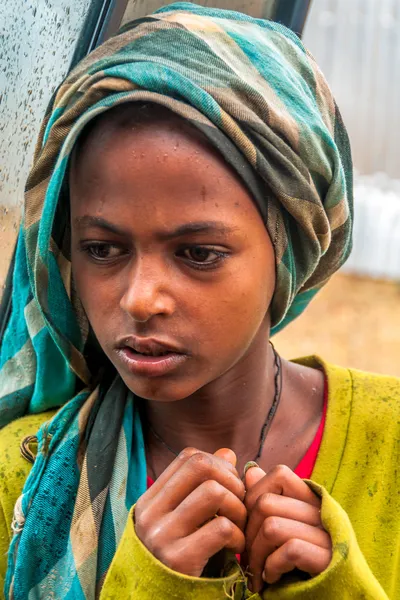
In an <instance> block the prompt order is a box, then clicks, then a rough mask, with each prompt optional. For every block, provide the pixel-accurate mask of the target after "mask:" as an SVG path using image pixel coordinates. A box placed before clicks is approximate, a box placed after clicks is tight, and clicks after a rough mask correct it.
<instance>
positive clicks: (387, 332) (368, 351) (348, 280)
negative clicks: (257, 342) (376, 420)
mask: <svg viewBox="0 0 400 600" xmlns="http://www.w3.org/2000/svg"><path fill="white" fill-rule="evenodd" d="M274 342H275V345H276V347H277V349H278V350H279V351H280V352H281V354H282V355H283V356H285V358H286V357H287V358H293V357H296V356H307V355H309V354H318V355H319V356H321V357H323V358H324V359H325V360H328V361H330V362H333V363H336V364H339V365H343V366H349V367H354V368H358V369H363V370H366V371H375V372H378V373H387V374H391V375H397V376H400V282H399V283H393V282H386V281H375V280H371V279H367V278H361V277H354V276H350V275H345V274H342V273H338V274H337V275H335V276H334V277H333V278H332V279H331V281H330V282H329V283H328V284H327V285H326V287H325V288H323V289H322V290H321V292H320V293H319V294H318V295H317V296H316V298H315V299H314V301H313V302H312V303H311V304H310V306H309V307H308V308H307V309H306V311H305V312H304V314H303V315H301V316H300V317H299V318H298V319H297V321H294V322H293V323H291V324H290V325H289V326H288V327H287V329H286V330H285V329H284V330H283V331H281V333H279V334H278V335H277V336H276V337H275V339H274Z"/></svg>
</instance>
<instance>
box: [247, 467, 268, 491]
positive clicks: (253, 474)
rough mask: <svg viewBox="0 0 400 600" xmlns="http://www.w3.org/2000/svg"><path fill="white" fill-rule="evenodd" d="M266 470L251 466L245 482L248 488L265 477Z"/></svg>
mask: <svg viewBox="0 0 400 600" xmlns="http://www.w3.org/2000/svg"><path fill="white" fill-rule="evenodd" d="M265 475H266V472H265V471H263V470H262V469H260V467H251V468H250V469H249V470H248V471H247V472H246V475H245V478H244V483H245V486H246V490H249V489H250V488H252V487H253V486H254V485H255V484H256V483H258V482H259V481H260V479H262V478H263V477H265Z"/></svg>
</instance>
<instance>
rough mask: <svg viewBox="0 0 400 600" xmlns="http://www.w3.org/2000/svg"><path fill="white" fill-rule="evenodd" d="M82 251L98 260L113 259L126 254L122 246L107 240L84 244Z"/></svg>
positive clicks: (106, 260)
mask: <svg viewBox="0 0 400 600" xmlns="http://www.w3.org/2000/svg"><path fill="white" fill-rule="evenodd" d="M82 251H83V252H85V253H86V254H88V255H89V257H90V258H92V259H93V260H95V261H98V262H108V261H112V260H113V259H114V258H118V257H119V256H122V255H123V254H126V252H124V250H123V249H122V248H121V247H119V246H116V245H115V244H109V243H107V242H90V243H85V244H82Z"/></svg>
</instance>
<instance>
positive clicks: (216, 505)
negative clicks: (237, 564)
mask: <svg viewBox="0 0 400 600" xmlns="http://www.w3.org/2000/svg"><path fill="white" fill-rule="evenodd" d="M216 514H218V515H219V516H224V517H226V518H227V519H229V520H230V521H232V523H234V524H235V525H236V526H237V527H239V529H241V530H242V531H243V530H244V528H245V525H246V519H247V510H246V508H245V506H244V504H243V502H241V501H240V500H239V499H238V498H237V496H235V495H234V494H232V492H231V491H229V490H227V489H226V488H225V487H223V486H222V485H221V484H220V483H218V482H217V481H215V480H212V479H211V480H209V481H205V482H204V483H202V484H201V485H199V487H198V488H196V489H195V490H194V491H193V492H192V493H191V494H189V496H187V497H186V498H185V499H184V500H183V502H182V503H181V504H180V505H179V506H178V507H177V508H176V509H175V510H174V511H173V512H172V513H170V515H169V519H168V520H169V522H170V525H171V529H172V532H173V535H174V537H186V536H188V535H190V534H191V533H194V532H195V531H196V530H197V529H198V528H199V527H201V526H202V525H204V524H205V523H206V522H207V521H209V520H210V519H212V518H213V517H215V515H216Z"/></svg>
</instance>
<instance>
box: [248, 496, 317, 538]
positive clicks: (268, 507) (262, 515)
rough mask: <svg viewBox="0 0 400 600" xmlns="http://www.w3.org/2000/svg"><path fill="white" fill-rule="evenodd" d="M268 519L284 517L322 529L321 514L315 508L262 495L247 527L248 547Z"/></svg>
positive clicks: (302, 503) (290, 499)
mask: <svg viewBox="0 0 400 600" xmlns="http://www.w3.org/2000/svg"><path fill="white" fill-rule="evenodd" d="M268 517H284V518H286V519H291V520H293V521H299V522H300V523H306V524H307V525H312V526H314V527H321V528H322V522H321V512H320V510H319V509H318V508H316V507H315V506H312V505H311V504H308V503H307V502H303V501H302V500H295V499H294V498H288V497H287V496H279V495H278V494H272V493H271V492H269V493H267V494H261V496H259V497H258V498H257V501H256V503H255V505H254V508H253V510H252V511H251V513H250V517H249V520H248V523H247V527H246V546H247V547H248V548H249V547H251V546H252V545H253V542H254V539H255V537H256V535H257V533H258V531H259V529H260V527H261V525H262V523H263V522H264V521H265V519H267V518H268Z"/></svg>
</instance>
